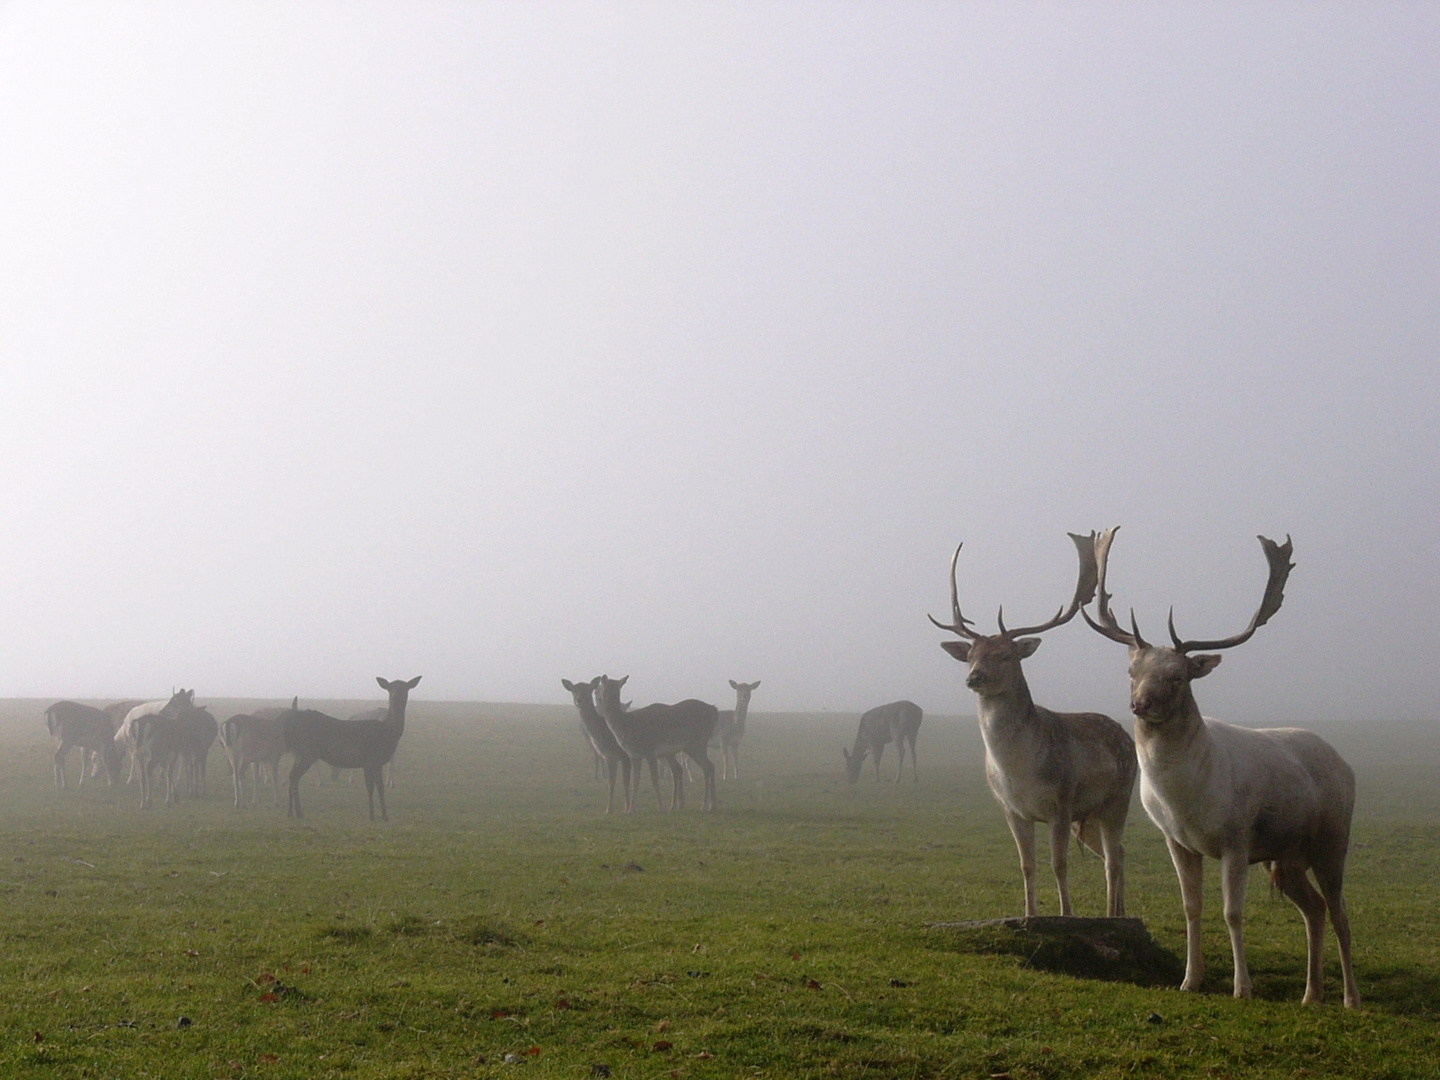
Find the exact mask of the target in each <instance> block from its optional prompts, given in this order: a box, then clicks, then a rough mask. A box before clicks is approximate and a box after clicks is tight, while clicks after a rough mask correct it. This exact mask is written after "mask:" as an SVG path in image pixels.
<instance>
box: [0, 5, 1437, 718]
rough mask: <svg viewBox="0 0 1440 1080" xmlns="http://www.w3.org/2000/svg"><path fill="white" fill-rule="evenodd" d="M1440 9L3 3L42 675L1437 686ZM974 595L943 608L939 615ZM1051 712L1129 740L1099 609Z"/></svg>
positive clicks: (1364, 696)
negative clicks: (1147, 660)
mask: <svg viewBox="0 0 1440 1080" xmlns="http://www.w3.org/2000/svg"><path fill="white" fill-rule="evenodd" d="M1437 82H1440V9H1437V8H1436V7H1434V6H1432V5H1420V4H1393V5H1329V6H1327V5H1309V4H1306V5H1300V4H1283V5H1282V4H1272V5H1253V4H1244V5H1234V6H1226V5H1220V4H1214V3H1205V4H1200V5H1189V6H1181V5H1174V4H1169V5H1160V6H1156V5H1135V6H1130V5H1121V4H1114V5H1086V6H1082V7H1073V6H1068V5H1023V4H1008V3H1007V4H1003V5H996V6H990V7H986V6H981V5H972V4H966V5H934V4H920V3H914V4H893V3H876V4H813V5H803V4H774V5H767V4H762V3H742V4H735V5H724V4H707V5H693V4H683V3H677V4H615V5H607V4H589V3H586V4H573V5H565V4H551V5H538V4H537V5H529V4H526V5H500V4H495V5H491V4H470V3H465V4H440V3H430V4H422V3H371V4H364V3H353V2H349V0H347V2H344V3H333V4H260V3H256V4H238V3H237V4H233V5H212V4H192V3H175V4H170V5H163V4H156V5H144V4H133V5H104V4H94V5H90V4H67V3H60V2H55V0H46V2H44V3H9V4H5V5H0V407H3V414H0V500H3V501H0V506H3V508H4V514H3V517H0V538H3V540H0V589H3V591H0V596H3V598H4V600H3V606H0V695H26V696H32V695H33V696H51V697H61V696H82V695H84V696H106V695H110V696H117V697H118V696H129V695H136V696H143V697H150V696H158V695H161V694H168V692H169V690H170V688H171V687H172V686H186V687H190V686H193V687H196V688H197V691H198V695H197V697H198V700H202V701H203V700H204V699H205V698H206V696H207V695H214V696H221V695H247V696H248V695H256V696H268V697H277V698H279V697H285V698H288V697H289V696H291V695H292V694H299V695H300V696H301V697H302V698H304V697H307V696H308V697H329V696H344V697H355V696H359V697H370V696H376V697H378V695H377V693H376V691H375V689H374V683H373V678H374V676H376V675H385V676H386V677H404V678H408V677H410V676H413V675H417V674H419V675H423V676H424V679H425V681H424V683H423V686H422V692H421V696H425V697H429V698H432V699H440V698H444V699H483V700H507V701H555V702H560V701H564V700H567V698H566V695H565V694H564V692H563V690H562V689H561V687H560V679H561V677H562V676H563V677H566V678H571V679H577V678H589V677H591V676H592V675H595V674H598V673H600V672H602V671H605V672H608V673H609V674H611V675H612V676H619V675H623V674H629V675H630V676H631V681H630V684H629V686H628V687H627V692H633V696H634V699H635V701H636V702H637V703H645V702H648V701H652V700H673V699H676V698H679V697H686V696H698V697H702V698H706V699H708V700H712V701H717V702H719V703H721V705H722V707H723V706H724V705H726V704H728V703H729V702H731V701H733V696H732V695H731V693H730V691H729V689H728V687H727V685H726V680H727V679H729V678H734V679H737V680H747V681H753V680H756V679H760V680H763V686H762V688H761V689H760V690H759V691H757V692H756V695H755V700H754V708H755V709H756V710H757V711H760V712H764V711H769V710H787V709H822V708H825V709H834V710H850V709H858V708H864V707H868V706H869V705H873V704H876V703H878V702H881V701H885V700H890V699H892V698H897V697H909V698H912V699H913V700H915V701H917V702H919V703H920V704H921V705H922V706H924V707H925V708H926V709H927V710H929V711H932V712H948V713H954V712H964V713H968V712H971V711H972V710H973V698H972V697H971V695H970V694H969V692H968V691H966V690H965V688H964V686H963V684H962V681H961V676H962V670H961V668H960V665H958V664H956V663H955V662H954V661H953V660H951V659H950V658H949V657H948V656H946V655H945V654H944V653H943V652H941V650H940V648H939V647H938V643H939V641H940V640H942V639H943V638H944V637H945V635H944V634H943V633H941V632H939V631H937V630H935V629H934V628H933V627H931V626H930V624H929V623H928V621H927V620H926V618H925V615H926V613H927V612H930V613H934V614H935V615H937V616H940V617H942V618H946V617H947V616H948V604H949V600H948V589H947V581H946V569H947V563H948V559H949V556H950V553H951V551H952V550H953V549H954V546H955V544H956V543H957V542H959V541H960V540H964V541H965V550H964V553H963V554H962V556H961V559H960V588H961V598H962V602H963V604H964V607H965V609H966V613H967V614H968V615H970V616H971V617H974V618H976V619H977V620H978V621H979V624H980V627H981V629H982V630H989V629H991V628H993V626H994V613H995V609H996V607H997V605H999V604H1001V603H1003V604H1004V605H1005V610H1006V613H1007V619H1009V620H1010V621H1011V622H1012V624H1013V623H1014V622H1038V621H1041V620H1043V619H1045V618H1047V617H1048V616H1049V615H1050V614H1051V613H1052V612H1053V611H1054V610H1055V609H1056V608H1058V607H1059V606H1060V605H1061V604H1062V603H1063V602H1065V601H1066V600H1067V599H1068V598H1069V596H1070V593H1071V591H1072V589H1073V584H1074V573H1075V556H1074V550H1073V548H1072V547H1071V545H1070V542H1069V541H1068V540H1067V539H1066V537H1065V533H1066V532H1067V531H1079V532H1088V531H1089V530H1090V529H1098V528H1103V527H1105V526H1108V525H1114V524H1119V525H1122V526H1123V528H1122V530H1121V533H1120V535H1119V538H1118V539H1117V541H1116V544H1115V548H1114V554H1113V557H1112V564H1111V575H1112V587H1113V590H1114V592H1115V594H1116V607H1117V610H1119V611H1120V612H1122V618H1123V617H1124V616H1123V612H1124V611H1125V610H1126V609H1128V607H1129V606H1130V605H1132V604H1133V605H1134V606H1135V608H1136V611H1137V614H1138V617H1139V619H1140V625H1141V628H1142V630H1144V631H1146V633H1147V636H1149V637H1151V638H1152V639H1154V638H1160V639H1162V640H1163V639H1164V620H1165V613H1166V611H1167V609H1168V608H1169V606H1170V605H1172V604H1173V605H1174V607H1175V611H1176V621H1177V625H1178V627H1179V629H1180V632H1181V634H1182V635H1184V636H1189V637H1211V636H1223V635H1227V634H1231V633H1234V632H1236V631H1238V630H1240V629H1241V628H1243V627H1244V625H1245V624H1246V622H1247V621H1248V620H1249V618H1250V615H1251V613H1252V612H1253V611H1254V609H1255V607H1256V605H1257V604H1258V603H1259V600H1260V596H1261V592H1262V590H1263V586H1264V578H1265V562H1264V558H1263V556H1262V554H1261V552H1260V547H1259V544H1258V543H1257V542H1256V540H1255V536H1256V534H1257V533H1263V534H1265V535H1267V536H1272V537H1275V538H1277V539H1283V538H1284V536H1285V535H1286V534H1287V533H1288V534H1290V535H1291V536H1293V538H1294V542H1295V562H1296V564H1297V568H1296V570H1295V571H1294V573H1293V574H1292V575H1291V578H1290V584H1289V587H1288V589H1287V594H1286V602H1285V605H1284V607H1283V609H1282V610H1281V611H1280V613H1279V614H1278V615H1277V616H1276V617H1275V618H1274V619H1273V620H1272V621H1271V622H1270V624H1269V625H1268V626H1266V627H1265V628H1263V629H1262V630H1260V631H1259V632H1258V633H1257V634H1256V636H1255V638H1254V639H1253V640H1251V641H1250V642H1249V643H1248V644H1246V645H1245V646H1243V647H1241V648H1238V649H1235V650H1233V651H1231V652H1230V653H1227V655H1226V657H1225V661H1224V663H1223V664H1222V665H1221V666H1220V667H1219V668H1218V669H1217V671H1216V672H1215V673H1214V674H1213V675H1211V676H1210V677H1209V678H1207V679H1206V680H1205V682H1204V683H1202V684H1197V696H1198V697H1199V699H1200V703H1201V707H1202V708H1203V709H1204V710H1205V711H1206V712H1207V713H1208V714H1211V715H1215V716H1220V717H1222V718H1225V719H1233V720H1239V721H1262V722H1274V721H1282V722H1285V721H1298V722H1304V720H1305V719H1306V718H1307V717H1314V718H1324V719H1345V718H1350V717H1353V718H1357V719H1369V718H1376V717H1396V718H1402V717H1403V718H1412V717H1429V716H1433V715H1434V714H1435V713H1436V702H1437V697H1440V664H1437V662H1436V656H1437V653H1440V648H1437V646H1440V630H1437V623H1440V620H1437V612H1440V587H1437V574H1436V567H1437V565H1440V543H1437V529H1436V523H1435V516H1436V510H1437V507H1440V454H1437V450H1440V445H1437V443H1440V439H1437V435H1436V414H1437V403H1440V365H1437V362H1436V360H1437V351H1440V350H1437V345H1440V303H1437V299H1440V272H1437V271H1440V153H1437V139H1440V86H1437ZM947 621H948V620H947ZM1027 672H1028V674H1029V678H1030V682H1031V685H1032V688H1033V689H1034V692H1035V695H1036V697H1037V699H1039V700H1040V701H1041V702H1043V703H1046V704H1050V705H1052V706H1055V707H1061V708H1085V709H1101V710H1104V711H1108V712H1110V713H1111V714H1112V715H1115V716H1117V717H1121V718H1124V717H1125V716H1126V715H1127V709H1126V700H1127V692H1126V684H1125V652H1124V650H1123V649H1122V648H1120V647H1119V646H1116V645H1114V644H1111V643H1109V642H1106V641H1104V640H1102V639H1100V638H1099V637H1097V636H1096V635H1094V634H1093V633H1092V632H1091V631H1089V630H1088V629H1087V628H1085V627H1084V625H1083V624H1081V623H1080V622H1079V620H1076V622H1075V623H1074V624H1072V625H1069V626H1066V627H1064V628H1061V629H1058V630H1055V631H1053V632H1051V633H1050V634H1048V635H1047V636H1046V638H1045V642H1044V645H1043V646H1042V647H1041V649H1040V651H1039V652H1038V653H1037V654H1036V655H1035V657H1034V658H1033V659H1032V660H1030V661H1028V662H1027Z"/></svg>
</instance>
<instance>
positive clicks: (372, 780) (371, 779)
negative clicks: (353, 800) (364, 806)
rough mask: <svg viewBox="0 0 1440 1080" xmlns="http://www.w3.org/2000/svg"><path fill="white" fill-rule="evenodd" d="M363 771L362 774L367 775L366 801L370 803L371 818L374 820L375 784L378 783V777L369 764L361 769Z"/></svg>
mask: <svg viewBox="0 0 1440 1080" xmlns="http://www.w3.org/2000/svg"><path fill="white" fill-rule="evenodd" d="M361 773H362V775H363V776H364V777H365V801H366V802H368V803H369V804H370V820H371V821H374V820H375V785H376V782H377V778H376V776H375V774H374V772H373V771H372V770H371V768H370V766H368V765H367V766H365V768H364V769H362V770H361Z"/></svg>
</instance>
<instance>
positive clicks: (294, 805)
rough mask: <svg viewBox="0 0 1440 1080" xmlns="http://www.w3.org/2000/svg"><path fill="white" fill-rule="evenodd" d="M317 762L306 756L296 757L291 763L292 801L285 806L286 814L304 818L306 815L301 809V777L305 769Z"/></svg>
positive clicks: (290, 785)
mask: <svg viewBox="0 0 1440 1080" xmlns="http://www.w3.org/2000/svg"><path fill="white" fill-rule="evenodd" d="M314 764H315V759H314V758H310V759H309V760H308V761H307V760H306V759H304V758H296V759H295V760H294V761H293V762H292V763H291V765H290V784H289V787H290V803H289V805H288V806H287V807H286V808H285V816H286V817H293V818H303V817H304V816H305V815H304V813H303V812H301V810H300V778H301V777H302V776H304V775H305V770H306V769H308V768H310V766H311V765H314Z"/></svg>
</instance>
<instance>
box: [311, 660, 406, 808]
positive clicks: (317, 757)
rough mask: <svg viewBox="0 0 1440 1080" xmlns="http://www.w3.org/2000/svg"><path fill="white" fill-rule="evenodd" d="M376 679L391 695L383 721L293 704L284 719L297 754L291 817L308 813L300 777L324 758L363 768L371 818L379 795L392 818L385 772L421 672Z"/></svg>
mask: <svg viewBox="0 0 1440 1080" xmlns="http://www.w3.org/2000/svg"><path fill="white" fill-rule="evenodd" d="M375 681H376V682H377V683H379V684H380V687H381V689H383V690H384V691H385V692H386V693H387V694H389V695H390V705H389V708H388V709H387V711H386V716H385V719H383V720H340V719H337V718H336V717H334V716H326V715H325V714H324V713H322V712H318V711H316V710H315V709H303V710H302V709H291V710H290V711H289V712H287V713H286V714H285V717H284V719H283V721H282V724H283V727H284V731H285V749H286V750H288V751H289V752H290V754H291V755H292V756H293V757H294V759H295V761H294V764H293V765H291V766H290V805H289V808H288V811H287V813H288V814H289V815H290V816H291V817H297V818H299V817H304V816H305V815H304V813H303V812H302V811H301V809H300V778H301V777H302V776H304V775H305V773H306V771H307V770H308V769H309V768H310V766H311V765H314V764H315V762H317V761H323V762H324V763H325V764H326V765H335V766H338V767H340V768H342V769H363V770H364V772H365V795H366V798H368V799H369V802H370V820H371V821H374V820H375V795H376V793H377V792H378V793H379V795H380V816H381V817H382V818H383V819H384V820H386V821H389V820H390V815H389V813H388V812H387V811H386V809H385V784H384V778H383V776H382V775H381V773H382V770H383V769H384V767H385V763H386V762H387V761H389V760H390V759H391V758H392V757H393V756H394V755H395V747H396V746H398V745H399V743H400V736H402V735H404V734H405V706H406V703H407V702H408V700H409V698H410V691H411V690H413V689H415V687H416V686H417V685H419V683H420V676H419V675H416V676H415V678H413V679H411V680H409V681H408V682H406V681H402V680H400V679H395V680H393V681H392V680H389V679H382V678H379V677H378V676H377V677H376V679H375Z"/></svg>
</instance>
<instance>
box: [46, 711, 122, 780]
mask: <svg viewBox="0 0 1440 1080" xmlns="http://www.w3.org/2000/svg"><path fill="white" fill-rule="evenodd" d="M45 727H46V728H47V729H48V730H49V732H50V737H51V738H52V739H54V740H55V744H56V745H55V786H56V787H58V788H63V787H65V758H66V755H68V754H69V753H70V748H71V747H72V746H78V747H79V748H80V786H81V787H84V786H85V776H86V773H87V772H88V771H89V770H88V769H87V768H86V765H87V764H88V762H89V759H90V758H91V756H92V755H93V756H94V757H96V758H98V759H99V761H100V764H101V765H102V766H103V767H104V769H105V781H106V783H108V784H114V783H115V781H116V780H117V779H119V777H120V751H119V749H118V748H117V747H116V746H115V728H114V726H113V725H112V724H111V722H110V717H109V716H108V715H106V713H105V712H104V711H103V710H101V709H96V708H93V707H91V706H89V705H81V704H80V703H79V702H77V701H57V702H56V703H55V704H54V705H51V706H50V707H49V708H48V709H46V710H45Z"/></svg>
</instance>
